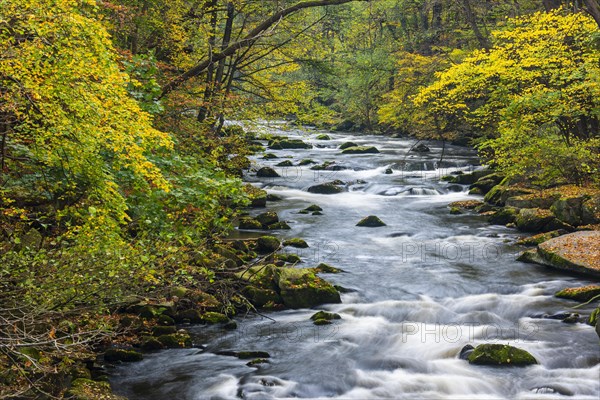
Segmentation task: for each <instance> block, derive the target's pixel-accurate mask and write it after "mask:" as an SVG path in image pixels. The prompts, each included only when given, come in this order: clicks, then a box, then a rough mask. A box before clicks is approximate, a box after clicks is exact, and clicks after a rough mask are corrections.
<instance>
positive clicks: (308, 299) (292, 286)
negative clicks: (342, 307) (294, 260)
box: [276, 268, 341, 308]
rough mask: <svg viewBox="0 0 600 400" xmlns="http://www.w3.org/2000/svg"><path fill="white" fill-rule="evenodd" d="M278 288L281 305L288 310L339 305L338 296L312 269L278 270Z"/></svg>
mask: <svg viewBox="0 0 600 400" xmlns="http://www.w3.org/2000/svg"><path fill="white" fill-rule="evenodd" d="M276 273H277V276H278V278H279V279H278V287H279V292H280V295H281V298H282V300H283V304H284V305H285V306H286V307H289V308H311V307H314V306H317V305H320V304H326V303H340V302H341V299H340V294H339V293H338V291H337V290H336V289H335V288H334V287H333V286H332V285H331V284H330V283H329V282H327V281H325V280H323V279H321V278H319V277H318V276H316V275H315V272H314V270H312V269H297V268H279V269H278V270H277V272H276Z"/></svg>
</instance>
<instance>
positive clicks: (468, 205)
mask: <svg viewBox="0 0 600 400" xmlns="http://www.w3.org/2000/svg"><path fill="white" fill-rule="evenodd" d="M481 205H483V202H481V201H479V200H466V201H455V202H453V203H450V204H448V206H449V207H458V208H462V209H465V210H474V209H475V208H477V207H479V206H481Z"/></svg>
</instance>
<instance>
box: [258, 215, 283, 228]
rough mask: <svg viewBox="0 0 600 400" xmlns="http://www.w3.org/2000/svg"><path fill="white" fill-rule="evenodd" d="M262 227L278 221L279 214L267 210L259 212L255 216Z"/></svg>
mask: <svg viewBox="0 0 600 400" xmlns="http://www.w3.org/2000/svg"><path fill="white" fill-rule="evenodd" d="M255 219H256V220H257V221H258V222H260V223H261V225H262V226H263V227H266V226H269V225H271V224H274V223H277V222H279V216H278V215H277V213H276V212H274V211H267V212H265V213H262V214H259V215H257V216H256V218H255Z"/></svg>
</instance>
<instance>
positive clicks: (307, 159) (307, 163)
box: [298, 158, 316, 167]
mask: <svg viewBox="0 0 600 400" xmlns="http://www.w3.org/2000/svg"><path fill="white" fill-rule="evenodd" d="M310 164H316V162H315V161H313V160H311V159H310V158H305V159H304V160H301V161H300V162H299V163H298V166H300V167H303V166H305V165H310Z"/></svg>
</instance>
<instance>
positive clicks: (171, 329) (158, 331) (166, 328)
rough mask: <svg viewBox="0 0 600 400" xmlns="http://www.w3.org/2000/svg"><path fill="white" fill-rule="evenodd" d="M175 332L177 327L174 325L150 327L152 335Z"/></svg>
mask: <svg viewBox="0 0 600 400" xmlns="http://www.w3.org/2000/svg"><path fill="white" fill-rule="evenodd" d="M172 333H177V328H176V327H174V326H155V327H153V328H152V336H162V335H170V334H172Z"/></svg>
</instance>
